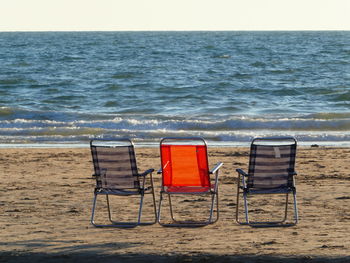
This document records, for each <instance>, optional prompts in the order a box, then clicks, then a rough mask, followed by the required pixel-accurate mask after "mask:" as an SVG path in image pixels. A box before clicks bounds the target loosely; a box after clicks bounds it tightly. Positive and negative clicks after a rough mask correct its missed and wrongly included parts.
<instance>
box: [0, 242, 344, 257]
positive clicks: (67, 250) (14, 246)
mask: <svg viewBox="0 0 350 263" xmlns="http://www.w3.org/2000/svg"><path fill="white" fill-rule="evenodd" d="M72 243H75V245H72ZM79 243H80V242H79V241H71V240H70V241H67V240H64V241H63V240H54V241H50V240H41V239H37V240H30V241H23V242H14V243H11V242H0V247H1V248H2V251H0V262H9V263H12V262H16V263H18V262H19V263H21V262H26V263H31V262H33V263H34V262H45V263H47V262H48V263H50V262H51V263H57V262H65V263H67V262H68V263H70V262H84V263H90V262H91V263H92V262H94V263H96V262H104V263H109V262H113V263H115V262H117V263H118V262H127V263H128V262H130V263H131V262H136V263H137V262H155V263H157V262H166V263H180V262H194V263H196V262H197V263H203V262H215V263H217V262H219V263H220V262H235V263H236V262H237V263H241V262H242V263H265V262H273V263H274V262H279V263H282V262H283V263H297V262H305V263H309V262H310V263H328V262H329V263H331V262H332V263H348V262H350V256H339V257H326V256H317V255H309V256H279V255H248V254H236V255H234V254H225V255H214V254H205V253H197V252H191V253H185V254H183V253H177V252H174V253H167V254H165V253H164V254H151V253H150V254H145V253H141V252H140V253H127V254H125V253H120V251H119V250H120V249H125V248H130V247H135V248H136V249H137V247H139V248H140V250H141V249H142V248H141V247H142V244H143V243H142V242H131V243H129V242H127V243H124V242H111V243H103V244H86V243H85V244H79ZM6 247H7V248H8V249H6ZM4 248H5V250H4ZM38 249H40V250H41V251H42V250H45V251H48V252H35V250H38ZM118 251H119V252H118Z"/></svg>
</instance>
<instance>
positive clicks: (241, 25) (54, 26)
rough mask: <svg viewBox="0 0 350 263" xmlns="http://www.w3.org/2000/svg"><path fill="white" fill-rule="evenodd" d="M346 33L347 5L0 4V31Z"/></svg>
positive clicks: (14, 0)
mask: <svg viewBox="0 0 350 263" xmlns="http://www.w3.org/2000/svg"><path fill="white" fill-rule="evenodd" d="M125 30H127V31H134V30H140V31H141V30H142V31H143V30H146V31H150V30H180V31H182V30H350V0H0V31H125Z"/></svg>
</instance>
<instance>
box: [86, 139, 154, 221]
mask: <svg viewBox="0 0 350 263" xmlns="http://www.w3.org/2000/svg"><path fill="white" fill-rule="evenodd" d="M90 148H91V154H92V159H93V164H94V170H95V174H94V177H95V178H96V188H95V191H94V200H93V207H92V215H91V224H92V225H94V226H95V227H128V228H129V227H136V226H138V225H150V224H154V223H156V218H157V211H156V203H155V196H154V188H153V179H152V172H153V171H154V169H149V170H147V171H145V172H144V173H142V174H139V173H138V169H137V165H136V157H135V151H134V145H133V143H132V141H131V140H129V139H120V140H115V141H102V140H92V141H90ZM148 174H149V177H150V186H146V176H147V175H148ZM145 194H151V195H152V197H153V208H154V221H152V222H141V215H142V206H143V201H144V196H145ZM99 195H105V196H106V202H107V211H108V219H109V221H110V222H111V223H110V224H96V223H95V219H94V217H95V209H96V202H97V197H98V196H99ZM137 195H138V196H140V204H139V208H138V216H137V221H134V222H129V221H128V220H129V216H128V218H127V222H120V221H119V222H117V221H114V220H113V219H112V212H111V207H110V200H109V196H137ZM119 199H120V198H119ZM125 205H127V204H125V203H122V204H120V205H119V207H125Z"/></svg>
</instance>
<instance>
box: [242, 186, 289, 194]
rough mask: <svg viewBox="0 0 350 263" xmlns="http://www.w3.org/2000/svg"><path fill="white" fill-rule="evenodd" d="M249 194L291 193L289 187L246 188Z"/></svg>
mask: <svg viewBox="0 0 350 263" xmlns="http://www.w3.org/2000/svg"><path fill="white" fill-rule="evenodd" d="M246 191H247V193H249V194H286V193H290V192H293V188H291V187H279V188H246Z"/></svg>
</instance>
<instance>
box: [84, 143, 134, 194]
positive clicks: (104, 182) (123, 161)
mask: <svg viewBox="0 0 350 263" xmlns="http://www.w3.org/2000/svg"><path fill="white" fill-rule="evenodd" d="M91 153H92V157H93V163H94V169H95V175H96V180H97V186H98V187H101V188H108V189H131V188H139V181H138V171H137V166H136V158H135V151H134V146H133V145H129V146H101V145H98V146H96V145H93V144H91Z"/></svg>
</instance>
